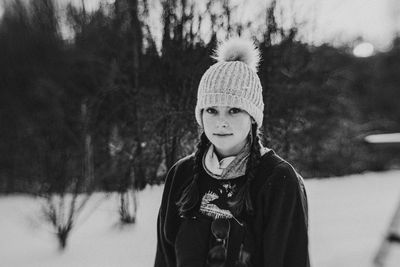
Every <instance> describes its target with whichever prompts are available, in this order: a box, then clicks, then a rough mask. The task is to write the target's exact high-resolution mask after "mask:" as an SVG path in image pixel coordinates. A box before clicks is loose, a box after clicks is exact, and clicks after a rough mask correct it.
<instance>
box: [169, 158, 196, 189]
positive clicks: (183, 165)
mask: <svg viewBox="0 0 400 267" xmlns="http://www.w3.org/2000/svg"><path fill="white" fill-rule="evenodd" d="M193 164H194V154H190V155H188V156H186V157H183V158H181V159H179V160H178V161H177V162H175V164H174V165H172V167H171V168H170V169H169V170H168V172H167V176H166V178H165V183H166V185H169V184H172V183H173V181H175V180H176V179H178V180H179V179H180V177H190V176H191V175H190V174H191V172H192V170H193ZM182 179H183V178H182Z"/></svg>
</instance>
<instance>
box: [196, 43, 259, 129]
mask: <svg viewBox="0 0 400 267" xmlns="http://www.w3.org/2000/svg"><path fill="white" fill-rule="evenodd" d="M234 42H241V43H242V44H243V43H244V44H246V45H244V46H243V45H242V46H240V49H238V48H237V47H235V46H234V45H232V43H234ZM221 46H226V47H227V48H226V49H217V53H218V51H224V52H225V54H224V55H222V57H221V56H219V55H216V56H215V58H217V59H218V60H220V61H219V62H217V63H215V64H214V65H212V66H211V67H210V68H209V69H208V70H207V71H206V72H205V73H204V75H203V76H202V78H201V80H200V83H199V88H198V93H197V104H196V109H195V113H196V120H197V123H198V124H199V125H201V126H203V125H202V120H201V111H202V109H204V108H206V107H210V106H232V107H237V108H241V109H243V110H245V111H247V113H249V114H250V116H252V117H253V118H254V120H255V121H256V123H257V125H258V127H261V125H262V122H263V111H264V102H263V96H262V87H261V82H260V79H259V77H258V75H257V73H256V68H255V67H254V64H256V65H257V59H251V60H250V61H252V62H254V61H255V63H252V65H248V63H247V62H248V61H249V60H248V59H247V58H248V56H247V58H246V57H242V56H241V54H247V55H248V54H250V55H252V54H254V55H258V52H257V53H249V51H248V50H250V51H251V50H253V51H257V50H256V48H255V47H254V45H253V43H252V42H251V41H246V40H241V39H239V40H238V39H232V40H228V41H227V42H226V43H223V44H222V45H221ZM235 49H237V50H235ZM246 49H247V50H246ZM226 50H228V52H226ZM231 54H235V57H231V56H230V55H231ZM224 57H225V58H224ZM230 60H233V61H230Z"/></svg>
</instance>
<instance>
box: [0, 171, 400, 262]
mask: <svg viewBox="0 0 400 267" xmlns="http://www.w3.org/2000/svg"><path fill="white" fill-rule="evenodd" d="M305 183H306V187H307V192H308V198H309V208H310V220H309V223H310V256H311V263H312V266H313V267H366V266H372V265H371V260H372V258H373V256H374V254H375V252H376V250H377V248H378V246H379V244H380V242H381V240H382V235H383V234H384V233H385V231H386V228H387V226H388V225H389V223H390V220H391V218H392V215H393V212H394V209H395V208H396V205H397V203H398V202H399V201H400V171H389V172H385V173H366V174H363V175H352V176H347V177H341V178H331V179H324V180H317V179H311V180H306V181H305ZM161 194H162V186H154V187H147V188H146V189H145V190H144V191H143V192H140V194H139V200H140V203H139V210H138V221H137V224H135V225H133V226H127V227H123V228H121V227H120V226H119V224H118V223H117V222H118V213H117V210H118V198H117V197H116V195H111V196H109V197H107V198H106V197H105V195H104V194H100V193H99V194H96V195H94V196H93V198H92V200H91V202H90V205H89V206H88V207H87V209H86V214H85V213H84V214H82V215H83V216H82V217H81V219H80V220H79V221H78V223H77V227H76V228H75V229H74V230H73V232H72V234H71V237H70V240H69V244H68V247H67V249H66V251H64V252H63V253H61V252H59V251H58V249H57V243H56V241H55V238H54V236H53V235H52V233H51V229H50V228H49V227H46V226H44V225H43V224H42V223H40V221H39V220H38V214H39V213H40V212H39V211H40V209H39V207H40V205H39V203H40V202H39V200H37V199H34V198H31V197H27V196H24V195H15V196H2V197H0V214H1V216H0V267H22V266H23V267H25V266H29V267H64V266H65V267H67V266H68V267H103V266H104V267H114V266H115V267H128V266H129V267H148V266H152V264H153V258H154V251H155V246H156V233H155V228H156V214H157V210H158V206H159V203H160V200H161ZM88 214H90V216H88ZM387 266H391V267H394V266H400V246H399V245H397V247H394V248H393V249H392V251H391V253H390V255H389V258H388V265H387Z"/></svg>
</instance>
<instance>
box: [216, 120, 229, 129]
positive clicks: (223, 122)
mask: <svg viewBox="0 0 400 267" xmlns="http://www.w3.org/2000/svg"><path fill="white" fill-rule="evenodd" d="M217 127H218V128H227V127H228V121H227V120H226V119H224V118H220V119H219V120H218V121H217Z"/></svg>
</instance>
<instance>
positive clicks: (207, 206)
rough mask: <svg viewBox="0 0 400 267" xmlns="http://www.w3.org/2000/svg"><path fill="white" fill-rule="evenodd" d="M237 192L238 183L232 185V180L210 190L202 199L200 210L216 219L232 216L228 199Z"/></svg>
mask: <svg viewBox="0 0 400 267" xmlns="http://www.w3.org/2000/svg"><path fill="white" fill-rule="evenodd" d="M235 192H236V185H232V184H231V183H230V182H228V183H223V184H221V185H220V186H219V187H216V188H212V189H210V190H208V191H207V192H206V193H205V194H204V195H203V197H202V199H201V205H200V212H201V213H202V214H204V215H207V216H209V217H212V218H214V219H218V218H226V219H229V218H232V217H233V215H232V213H231V212H230V210H229V206H228V201H229V200H230V199H231V198H232V196H233V195H234V193H235Z"/></svg>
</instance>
